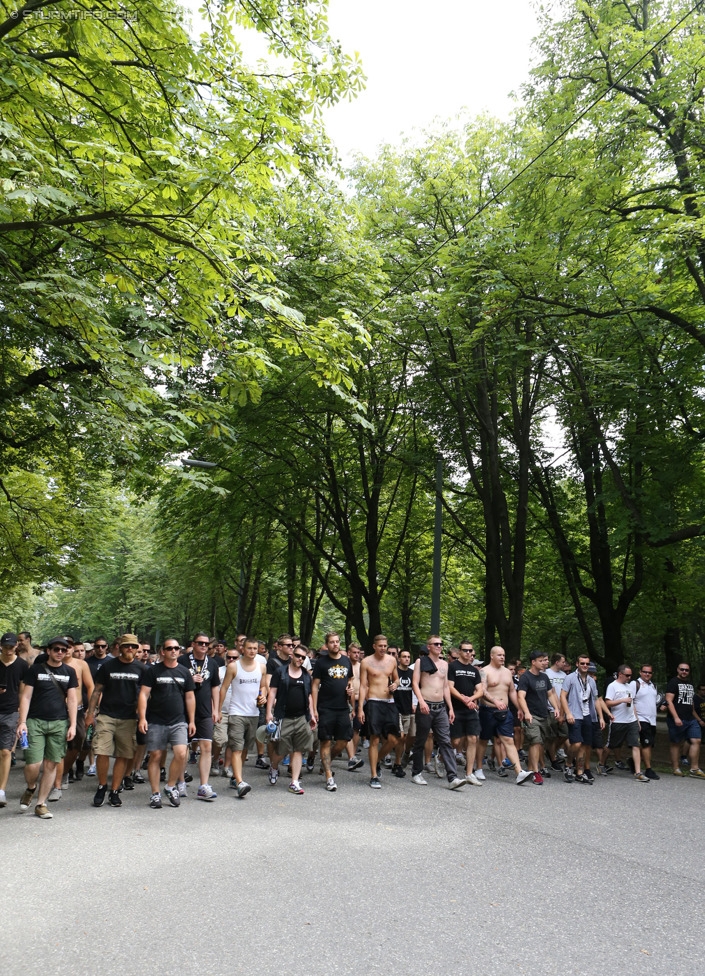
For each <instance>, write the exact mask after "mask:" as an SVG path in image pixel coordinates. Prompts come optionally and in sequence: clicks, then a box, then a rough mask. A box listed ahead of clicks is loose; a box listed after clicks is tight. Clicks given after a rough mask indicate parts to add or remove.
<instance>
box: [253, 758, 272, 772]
mask: <svg viewBox="0 0 705 976" xmlns="http://www.w3.org/2000/svg"><path fill="white" fill-rule="evenodd" d="M255 769H269V763H268V762H267V760H266V759H265V758H264V756H257V761H256V762H255Z"/></svg>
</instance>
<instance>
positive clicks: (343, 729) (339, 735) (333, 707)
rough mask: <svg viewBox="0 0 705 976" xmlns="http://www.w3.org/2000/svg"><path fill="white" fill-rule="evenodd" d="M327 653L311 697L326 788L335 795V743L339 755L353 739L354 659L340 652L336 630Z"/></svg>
mask: <svg viewBox="0 0 705 976" xmlns="http://www.w3.org/2000/svg"><path fill="white" fill-rule="evenodd" d="M326 651H327V653H326V654H325V655H321V656H320V657H318V658H317V659H316V663H315V664H314V666H313V674H312V676H313V685H312V689H311V698H312V701H313V717H314V719H315V720H316V722H317V724H318V739H319V741H320V743H321V763H322V764H323V771H324V773H325V777H326V789H327V790H328V792H329V793H335V791H336V790H337V788H338V787H337V785H336V782H335V778H334V776H333V770H332V768H331V743H332V742H335V750H336V752H342V751H343V749H344V748H345V746H346V743H348V742H349V741H350V740H351V739H352V736H353V729H352V722H351V721H350V705H349V702H350V697H351V695H352V678H353V668H352V664H351V662H350V658H349V657H348V656H347V655H345V654H343V653H342V652H341V650H340V635H339V634H337V633H336V632H335V631H330V632H329V633H327V634H326Z"/></svg>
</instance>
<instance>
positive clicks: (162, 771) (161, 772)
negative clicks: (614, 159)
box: [159, 766, 166, 783]
mask: <svg viewBox="0 0 705 976" xmlns="http://www.w3.org/2000/svg"><path fill="white" fill-rule="evenodd" d="M159 782H160V783H166V769H165V768H164V767H163V766H162V768H161V769H160V770H159Z"/></svg>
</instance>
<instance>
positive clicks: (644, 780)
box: [634, 773, 651, 783]
mask: <svg viewBox="0 0 705 976" xmlns="http://www.w3.org/2000/svg"><path fill="white" fill-rule="evenodd" d="M634 779H635V780H636V781H637V783H650V782H651V780H650V779H649V777H648V776H646V775H645V774H644V773H634Z"/></svg>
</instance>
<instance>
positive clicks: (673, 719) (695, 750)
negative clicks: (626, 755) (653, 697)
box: [666, 662, 705, 779]
mask: <svg viewBox="0 0 705 976" xmlns="http://www.w3.org/2000/svg"><path fill="white" fill-rule="evenodd" d="M694 704H695V688H693V684H692V682H691V680H690V665H688V664H686V663H685V662H682V663H681V664H679V665H678V673H677V674H676V677H675V678H671V680H670V681H669V682H668V684H667V686H666V707H667V708H668V712H667V715H666V724H667V726H668V738H669V739H670V743H671V766H672V767H673V775H674V776H684V775H685V774H684V773H683V771H682V769H681V768H680V766H679V765H678V762H679V759H680V750H681V743H682V742H685V741H686V740H687V741H688V742H689V743H690V747H689V750H688V754H689V758H690V775H691V776H694V777H695V778H696V779H705V772H703V770H702V769H700V740H701V738H702V732H701V731H700V723H699V722H698V720H697V717H696V715H695V712H694V710H693V706H694Z"/></svg>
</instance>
